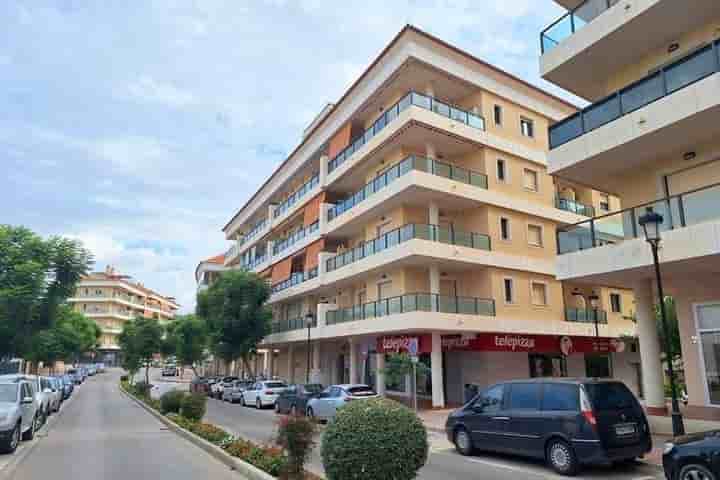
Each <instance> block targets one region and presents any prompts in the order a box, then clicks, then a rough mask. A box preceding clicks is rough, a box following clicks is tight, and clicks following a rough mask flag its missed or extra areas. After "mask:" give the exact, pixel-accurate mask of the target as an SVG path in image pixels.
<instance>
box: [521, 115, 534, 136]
mask: <svg viewBox="0 0 720 480" xmlns="http://www.w3.org/2000/svg"><path fill="white" fill-rule="evenodd" d="M520 132H522V134H523V135H524V136H526V137H530V138H533V137H534V136H535V126H534V125H533V121H532V120H530V119H529V118H524V117H520Z"/></svg>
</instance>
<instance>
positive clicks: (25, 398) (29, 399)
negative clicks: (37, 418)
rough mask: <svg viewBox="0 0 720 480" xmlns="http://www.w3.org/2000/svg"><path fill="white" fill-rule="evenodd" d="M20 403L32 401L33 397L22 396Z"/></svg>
mask: <svg viewBox="0 0 720 480" xmlns="http://www.w3.org/2000/svg"><path fill="white" fill-rule="evenodd" d="M20 403H25V404H27V403H33V397H24V398H23V399H22V402H20Z"/></svg>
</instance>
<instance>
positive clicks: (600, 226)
mask: <svg viewBox="0 0 720 480" xmlns="http://www.w3.org/2000/svg"><path fill="white" fill-rule="evenodd" d="M719 205H720V183H716V184H713V185H709V186H707V187H702V188H699V189H697V190H691V191H689V192H685V193H681V194H679V195H673V196H670V197H667V198H662V199H660V200H655V201H653V202H649V203H645V204H643V205H639V206H637V207H630V208H626V209H624V210H618V211H617V212H613V213H609V214H607V215H601V216H599V217H595V218H591V219H589V220H584V221H582V222H579V223H575V224H573V225H568V226H565V227H559V228H558V229H557V248H558V254H561V255H562V254H565V253H571V252H577V251H579V250H587V249H590V248H595V247H600V246H603V245H610V244H615V243H620V242H623V241H625V240H629V239H633V238H638V236H642V235H643V230H642V227H641V226H640V224H639V223H638V220H639V218H640V217H641V216H642V215H644V214H645V213H647V212H649V211H653V212H656V213H659V214H661V215H662V216H663V223H662V224H661V225H660V229H661V230H662V231H667V230H673V229H676V228H682V227H686V226H688V225H695V224H698V223H702V222H706V221H708V220H717V219H718V218H720V207H719Z"/></svg>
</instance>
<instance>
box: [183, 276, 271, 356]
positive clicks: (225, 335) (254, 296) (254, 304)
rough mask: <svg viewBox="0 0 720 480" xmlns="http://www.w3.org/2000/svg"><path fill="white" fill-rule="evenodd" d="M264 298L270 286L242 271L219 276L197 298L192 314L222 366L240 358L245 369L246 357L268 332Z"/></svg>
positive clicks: (267, 295) (265, 298) (267, 313)
mask: <svg viewBox="0 0 720 480" xmlns="http://www.w3.org/2000/svg"><path fill="white" fill-rule="evenodd" d="M268 298H270V286H269V285H268V284H267V283H266V282H265V281H264V280H263V279H262V278H260V277H259V276H258V275H257V274H255V273H252V272H247V271H243V270H238V271H230V272H225V273H223V274H222V275H221V276H220V278H219V279H218V281H216V282H215V283H213V284H212V285H211V286H210V288H208V289H207V290H205V291H203V292H200V293H199V294H198V300H197V309H196V313H197V316H198V317H199V318H201V319H202V320H204V322H205V324H206V326H207V329H208V334H209V340H210V346H211V349H212V351H213V353H214V354H215V355H217V356H218V357H220V358H222V359H223V360H225V361H226V362H230V361H232V360H235V359H238V358H240V359H242V360H243V362H245V365H246V367H247V368H248V369H249V365H248V364H247V360H248V356H249V355H250V354H251V353H253V352H255V349H256V346H257V344H258V343H259V342H260V341H261V340H262V339H263V338H264V337H265V335H267V334H268V333H269V331H270V319H271V317H272V314H271V312H270V309H269V308H267V307H266V306H265V302H266V301H267V300H268Z"/></svg>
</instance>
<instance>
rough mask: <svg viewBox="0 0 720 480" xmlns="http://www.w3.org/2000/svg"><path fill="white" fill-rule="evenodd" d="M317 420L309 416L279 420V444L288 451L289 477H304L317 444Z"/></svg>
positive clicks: (287, 472) (287, 466)
mask: <svg viewBox="0 0 720 480" xmlns="http://www.w3.org/2000/svg"><path fill="white" fill-rule="evenodd" d="M314 433H315V422H313V421H312V420H311V419H309V418H307V417H298V416H287V417H281V418H280V421H279V422H278V434H277V439H276V441H277V444H278V445H280V446H281V447H282V448H284V449H285V452H286V453H287V465H286V468H287V469H286V471H285V473H286V475H287V477H288V478H289V479H300V480H302V479H303V478H304V473H303V471H304V468H303V467H304V466H305V461H306V460H307V458H308V456H309V455H310V452H312V447H313V445H314V444H315V442H314V440H313V435H314Z"/></svg>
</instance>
